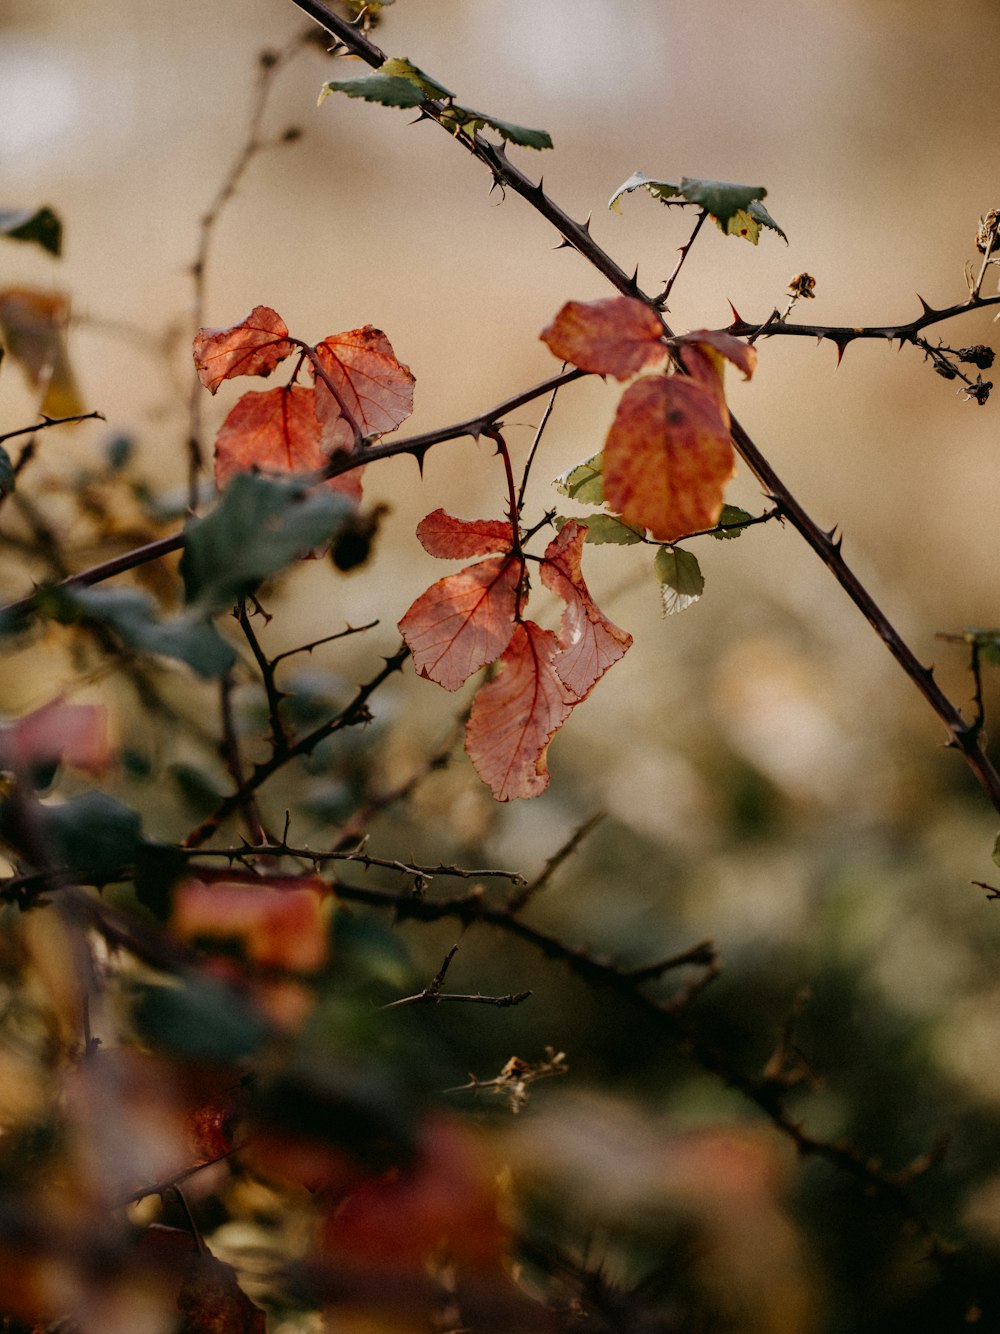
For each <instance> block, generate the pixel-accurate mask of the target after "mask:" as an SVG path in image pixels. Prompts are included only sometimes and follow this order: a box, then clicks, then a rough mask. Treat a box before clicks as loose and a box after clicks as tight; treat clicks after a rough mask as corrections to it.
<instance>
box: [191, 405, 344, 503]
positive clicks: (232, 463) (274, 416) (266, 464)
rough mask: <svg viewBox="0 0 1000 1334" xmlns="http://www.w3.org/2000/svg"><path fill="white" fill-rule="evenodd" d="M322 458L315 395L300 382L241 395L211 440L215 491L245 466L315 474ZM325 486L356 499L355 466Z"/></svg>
mask: <svg viewBox="0 0 1000 1334" xmlns="http://www.w3.org/2000/svg"><path fill="white" fill-rule="evenodd" d="M326 462H327V455H326V454H325V453H324V451H323V448H322V445H321V443H320V424H319V421H318V420H317V417H316V396H315V393H314V391H313V390H312V389H309V388H306V387H305V386H303V385H297V384H293V385H284V386H283V387H282V388H280V389H268V390H266V391H264V392H263V393H261V392H259V391H256V390H251V391H250V393H247V394H244V395H243V397H242V398H241V399H240V400H239V401H238V402H237V403H236V405H235V407H234V408H233V410H232V411H231V412H230V414H229V416H228V417H227V418H226V420H225V421H224V422H223V423H222V426H221V427H220V428H219V434H218V435H217V436H216V440H215V484H216V486H218V487H219V489H220V490H221V489H222V488H223V487H224V486H225V485H226V483H227V482H228V481H229V479H230V478H231V477H232V476H233V475H234V474H235V473H238V472H246V471H248V470H249V469H250V468H259V469H260V470H261V471H262V472H277V473H287V472H315V471H317V470H318V469H320V468H322V467H323V466H324V464H325V463H326ZM327 485H328V486H329V487H330V488H331V489H332V490H336V491H341V492H342V493H343V494H344V495H347V496H350V497H351V499H352V500H355V501H359V500H360V499H361V469H360V468H355V469H354V470H353V471H352V472H348V473H343V474H341V476H340V477H334V478H333V479H332V480H331V481H330V482H328V483H327Z"/></svg>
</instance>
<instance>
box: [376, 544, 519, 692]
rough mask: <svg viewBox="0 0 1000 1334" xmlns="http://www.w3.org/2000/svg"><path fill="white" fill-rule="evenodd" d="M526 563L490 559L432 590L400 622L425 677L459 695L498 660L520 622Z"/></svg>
mask: <svg viewBox="0 0 1000 1334" xmlns="http://www.w3.org/2000/svg"><path fill="white" fill-rule="evenodd" d="M520 582H521V562H520V561H519V560H517V558H516V557H513V556H491V557H490V558H489V559H488V560H483V561H480V562H479V564H478V565H470V566H469V567H468V569H465V570H461V571H459V573H458V574H449V575H448V576H447V577H446V578H444V579H439V580H438V581H437V583H436V584H431V586H430V588H428V589H427V591H426V592H425V593H421V595H420V597H418V598H417V600H416V602H414V604H413V605H412V607H410V609H409V611H408V612H407V613H406V615H405V616H404V617H403V619H402V620H401V621H400V622H399V632H400V634H401V635H402V636H403V638H404V639H405V640H406V643H407V645H408V646H409V649H410V652H411V653H412V655H413V664H414V666H415V667H416V669H417V671H418V672H419V673H420V675H421V676H425V677H427V678H428V679H429V680H431V681H436V682H437V683H438V685H440V686H444V688H445V690H457V689H458V687H459V686H460V685H461V684H462V682H463V681H467V680H468V679H469V677H470V676H471V675H472V673H473V672H477V671H478V670H479V668H480V667H485V666H486V664H487V663H488V662H493V661H494V659H496V658H499V656H500V654H501V653H502V652H503V651H504V649H505V648H506V647H507V645H508V644H509V643H510V638H511V635H512V634H513V633H514V626H515V618H516V616H517V590H518V585H519V584H520Z"/></svg>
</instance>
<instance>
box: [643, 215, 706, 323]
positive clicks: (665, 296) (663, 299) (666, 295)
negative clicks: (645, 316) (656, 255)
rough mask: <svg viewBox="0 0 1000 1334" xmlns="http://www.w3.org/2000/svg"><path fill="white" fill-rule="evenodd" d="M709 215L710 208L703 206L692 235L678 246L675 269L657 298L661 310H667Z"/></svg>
mask: <svg viewBox="0 0 1000 1334" xmlns="http://www.w3.org/2000/svg"><path fill="white" fill-rule="evenodd" d="M708 216H709V214H708V209H707V208H703V209H702V210H701V212H700V213H699V214H698V218H697V221H696V222H695V224H694V228H693V229H692V232H691V235H690V236H689V237H688V239H687V241H686V242H685V243H684V245H682V246H680V247H678V248H679V250H680V254H679V255H678V257H677V263H676V264H675V265H674V271H673V273H672V274H671V275H670V277H669V278H668V279H667V281H666V284H665V286H664V288H663V291H662V292H661V293H660V295H659V296H658V297H657V298H656V305H657V306H658V307H659V309H660V310H666V308H667V301H668V300H669V299H670V293H671V291H672V290H673V286H674V283H675V282H676V281H677V278H678V275H679V274H680V271H681V269H682V268H683V267H684V261H685V260H686V259H687V257H688V251H689V250H690V249H691V247H692V246H693V245H694V243H695V240H696V238H697V236H698V233H699V232H700V231H701V229H702V226H703V225H704V222H705V219H706V218H707V217H708Z"/></svg>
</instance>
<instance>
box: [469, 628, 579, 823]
mask: <svg viewBox="0 0 1000 1334" xmlns="http://www.w3.org/2000/svg"><path fill="white" fill-rule="evenodd" d="M561 651H562V649H561V645H560V643H559V640H558V639H557V638H556V636H555V635H554V634H553V633H552V631H551V630H543V629H542V628H541V627H540V626H538V625H536V624H535V623H534V621H523V622H521V623H519V624H518V625H517V627H516V629H515V630H514V634H513V636H512V637H511V640H510V643H509V644H508V645H507V648H506V651H505V652H504V655H503V657H502V658H501V659H500V674H499V676H497V678H496V679H495V680H493V681H489V682H487V684H486V685H484V686H483V687H482V688H481V689H480V690H479V693H478V694H477V695H476V698H475V699H474V700H473V703H472V711H471V713H470V714H469V721H468V724H467V725H466V729H465V749H466V752H467V754H468V756H469V759H470V760H471V761H472V763H473V765H474V766H475V769H476V772H477V773H478V774H479V777H480V778H481V779H482V780H483V782H484V783H486V784H487V785H488V787H489V789H490V791H491V792H492V793H493V796H494V797H495V798H496V800H497V801H511V800H512V799H514V798H517V797H537V796H538V795H539V793H541V792H544V791H545V789H546V788H547V787H548V785H549V771H548V767H547V765H546V762H545V752H546V750H547V749H548V745H549V742H550V741H551V740H552V737H553V736H554V735H555V733H556V732H557V731H558V730H559V728H560V727H561V726H562V725H563V723H564V722H565V721H566V719H567V718H568V717H569V715H570V713H571V712H572V710H573V705H574V704H575V703H576V702H577V699H576V696H575V695H574V693H573V691H572V690H571V689H570V688H569V686H567V685H566V684H565V683H564V682H563V680H562V679H561V677H560V676H559V674H558V672H557V671H556V669H555V659H556V657H557V655H558V654H559V653H560V652H561Z"/></svg>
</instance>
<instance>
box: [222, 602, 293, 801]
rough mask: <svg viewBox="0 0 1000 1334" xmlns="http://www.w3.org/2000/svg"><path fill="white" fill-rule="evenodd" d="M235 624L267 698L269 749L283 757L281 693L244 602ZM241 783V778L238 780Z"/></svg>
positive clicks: (284, 738) (285, 744)
mask: <svg viewBox="0 0 1000 1334" xmlns="http://www.w3.org/2000/svg"><path fill="white" fill-rule="evenodd" d="M233 615H234V616H235V617H236V622H237V624H238V625H239V627H240V629H241V630H242V631H243V634H244V637H245V638H246V641H247V643H248V644H249V645H250V652H251V653H252V654H253V656H254V661H255V662H256V663H257V669H258V671H259V672H260V679H261V681H262V682H263V684H264V694H265V695H266V697H267V717H268V722H269V723H270V726H271V748H272V751H273V752H274V754H276V755H283V754H284V753H285V751H286V750H287V749H288V733H287V732H286V731H285V725H284V723H283V722H282V721H281V701H282V698H283V696H282V692H281V691H280V690H279V689H278V686H277V683H276V682H275V679H274V666H275V664H274V662H273V661H268V657H267V654H266V653H265V652H264V650H263V649H262V648H261V646H260V640H259V639H258V638H257V634H256V631H255V630H254V628H253V624H252V623H251V620H250V615H249V613H248V611H247V604H246V601H245V600H242V601H241V602H240V603H239V606H237V608H236V609H235V611H234V612H233ZM238 781H239V782H242V781H243V780H242V778H240V779H239V780H238Z"/></svg>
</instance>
